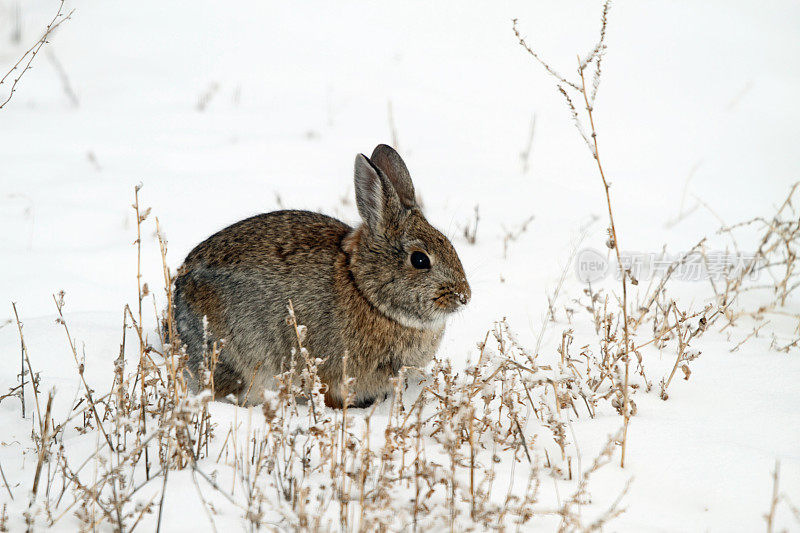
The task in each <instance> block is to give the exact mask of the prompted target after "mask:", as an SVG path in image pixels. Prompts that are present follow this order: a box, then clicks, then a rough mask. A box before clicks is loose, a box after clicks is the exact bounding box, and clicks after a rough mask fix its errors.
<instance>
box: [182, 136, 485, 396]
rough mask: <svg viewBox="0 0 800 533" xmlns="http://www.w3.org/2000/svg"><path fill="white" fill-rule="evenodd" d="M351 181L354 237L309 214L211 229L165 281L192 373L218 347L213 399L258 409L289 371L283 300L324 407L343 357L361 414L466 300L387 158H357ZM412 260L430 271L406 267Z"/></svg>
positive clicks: (379, 153)
mask: <svg viewBox="0 0 800 533" xmlns="http://www.w3.org/2000/svg"><path fill="white" fill-rule="evenodd" d="M354 181H355V192H356V203H357V205H358V211H359V213H360V215H361V217H362V219H363V223H362V224H361V225H359V226H358V227H356V228H351V227H350V226H348V225H346V224H344V223H343V222H340V221H338V220H336V219H333V218H331V217H328V216H325V215H322V214H319V213H312V212H308V211H275V212H272V213H266V214H262V215H257V216H254V217H251V218H248V219H246V220H242V221H241V222H237V223H236V224H233V225H232V226H229V227H227V228H225V229H223V230H221V231H220V232H218V233H216V234H214V235H212V236H211V237H209V238H208V239H206V240H205V241H204V242H202V243H200V244H199V245H198V246H197V247H196V248H195V249H194V250H192V251H191V252H190V253H189V255H188V256H187V257H186V261H185V263H184V265H183V266H182V267H181V269H180V270H179V275H178V277H177V279H176V280H175V300H174V303H175V320H176V326H177V330H178V334H179V336H180V341H181V342H182V343H183V344H184V345H185V347H186V350H187V352H188V356H189V370H190V372H192V373H193V374H195V375H196V374H197V372H198V370H199V368H200V367H201V363H202V361H203V357H204V353H208V352H209V351H210V347H211V345H212V343H214V342H215V341H217V342H218V341H220V340H224V342H223V343H221V344H222V349H221V351H220V355H219V360H218V363H217V366H216V370H215V373H214V384H215V389H216V392H217V395H218V396H219V397H225V396H227V395H228V394H234V395H236V396H237V397H238V399H239V401H242V402H244V401H246V402H247V403H258V402H259V401H260V400H261V392H262V391H263V390H264V389H265V388H269V387H270V386H271V385H272V382H273V377H274V376H275V375H276V374H279V373H281V372H283V371H285V370H287V369H288V368H289V366H290V362H291V357H292V353H293V352H295V354H296V349H297V337H296V334H295V331H294V328H293V327H292V326H291V325H289V324H288V323H287V317H288V314H289V313H288V310H287V305H288V302H289V300H291V301H292V305H293V307H294V310H295V314H296V317H297V322H298V323H299V324H303V325H305V326H306V327H307V336H306V338H305V341H304V346H305V347H306V348H307V349H308V350H309V352H310V354H311V355H312V356H313V357H316V358H320V359H323V360H324V362H323V363H321V364H320V366H319V370H318V371H319V376H320V378H321V379H322V381H323V382H324V383H325V384H326V385H327V387H328V391H327V393H326V403H328V405H330V406H334V407H341V405H342V402H343V387H342V370H343V369H342V366H343V365H342V361H343V355H344V354H345V353H347V354H348V360H347V368H346V372H347V376H348V377H353V378H355V379H354V383H353V385H352V386H351V389H350V393H351V395H352V403H353V405H355V406H365V405H368V404H370V403H372V402H373V401H374V400H375V399H382V398H383V397H384V396H385V395H387V394H388V393H389V392H391V388H392V387H391V382H390V378H391V377H392V376H395V375H397V373H398V371H399V370H400V368H401V367H403V366H424V365H426V364H427V363H428V362H429V361H430V360H431V358H432V357H433V355H434V353H435V352H436V349H437V347H438V345H439V342H440V341H441V339H442V334H443V333H444V326H445V319H446V318H447V316H448V315H449V314H451V313H452V312H454V311H456V310H457V309H459V308H460V307H461V306H463V305H465V304H466V303H467V302H468V301H469V298H470V287H469V284H468V283H467V279H466V276H465V275H464V270H463V267H462V266H461V261H460V260H459V258H458V255H457V254H456V252H455V250H454V249H453V246H452V244H451V243H450V241H448V240H447V238H446V237H445V236H444V235H442V234H441V233H440V232H439V231H437V230H436V229H434V228H433V227H432V226H431V225H430V224H428V222H427V221H426V220H425V217H424V216H423V214H422V211H421V210H420V208H419V206H418V205H417V202H416V198H415V194H414V185H413V183H412V181H411V178H410V176H409V173H408V169H407V168H406V165H405V163H404V162H403V160H402V159H401V158H400V156H399V155H398V154H397V152H395V151H394V150H393V149H392V148H390V147H389V146H386V145H379V146H378V147H377V148H376V149H375V151H374V152H373V154H372V156H371V158H369V159H368V158H366V157H365V156H364V155H358V156H357V157H356V161H355V179H354ZM415 251H421V252H424V253H425V254H427V256H428V257H429V259H430V268H415V267H414V266H412V264H411V260H410V256H411V254H412V253H413V252H415ZM415 257H417V258H418V257H419V255H417V256H415ZM204 317H205V320H206V326H205V327H204ZM218 344H220V343H219V342H218ZM295 357H298V355H295ZM302 364H303V362H302V360H298V361H297V366H298V368H301V365H302Z"/></svg>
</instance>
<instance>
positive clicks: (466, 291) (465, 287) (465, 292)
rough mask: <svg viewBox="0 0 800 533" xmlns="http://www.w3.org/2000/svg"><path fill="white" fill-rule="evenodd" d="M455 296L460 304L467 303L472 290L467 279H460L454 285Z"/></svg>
mask: <svg viewBox="0 0 800 533" xmlns="http://www.w3.org/2000/svg"><path fill="white" fill-rule="evenodd" d="M456 297H457V298H458V302H459V303H460V304H461V305H467V304H468V303H469V299H470V298H471V297H472V290H471V289H470V288H469V284H468V283H467V280H462V281H461V283H459V284H458V286H457V287H456Z"/></svg>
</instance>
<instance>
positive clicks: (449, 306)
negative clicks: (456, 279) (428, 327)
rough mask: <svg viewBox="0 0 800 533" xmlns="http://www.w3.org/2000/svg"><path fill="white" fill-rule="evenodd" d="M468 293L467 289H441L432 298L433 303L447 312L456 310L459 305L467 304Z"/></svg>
mask: <svg viewBox="0 0 800 533" xmlns="http://www.w3.org/2000/svg"><path fill="white" fill-rule="evenodd" d="M469 298H470V294H469V292H468V291H456V290H453V289H442V290H441V291H439V293H438V294H437V295H436V297H435V298H434V299H433V305H434V306H435V307H436V308H437V309H439V310H441V311H445V312H447V313H452V312H454V311H457V310H458V309H459V308H460V307H462V306H464V305H467V303H468V302H469Z"/></svg>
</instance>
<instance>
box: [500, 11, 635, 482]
mask: <svg viewBox="0 0 800 533" xmlns="http://www.w3.org/2000/svg"><path fill="white" fill-rule="evenodd" d="M609 6H610V1H609V0H606V2H605V3H604V4H603V14H602V17H601V25H600V38H599V39H598V41H597V44H596V45H595V46H594V48H593V49H592V50H591V51H590V52H589V54H588V55H587V56H586V57H585V58H584V59H581V57H580V56H578V76H579V77H580V81H579V82H578V81H568V80H567V79H566V78H564V77H563V76H561V75H560V74H558V73H557V72H556V71H555V70H554V69H553V68H552V67H550V65H548V63H547V62H546V61H545V60H544V59H542V58H541V56H539V54H537V53H536V52H535V51H534V50H533V49H532V48H531V47H530V46H528V44H527V43H526V42H525V39H524V38H523V37H522V36H521V35H520V33H519V30H517V20H516V19H514V21H513V29H514V34H515V35H516V36H517V39H519V43H520V45H522V46H523V47H524V48H525V50H527V52H528V53H529V54H530V55H531V56H532V57H533V58H534V59H535V60H536V61H537V62H538V63H539V64H540V65H541V66H543V67H544V69H545V70H546V71H547V72H548V73H549V74H550V75H551V76H553V77H554V78H555V79H556V81H557V82H558V83H557V87H558V91H559V92H560V93H561V94H562V95H563V96H564V99H565V100H566V103H567V106H568V107H569V109H570V112H571V114H572V118H573V121H574V122H575V126H576V127H577V129H578V132H579V133H580V134H581V137H582V138H583V140H584V141H585V142H586V144H587V146H588V147H589V150H590V151H591V153H592V157H593V158H594V160H595V163H596V164H597V170H598V173H599V174H600V179H601V181H602V183H603V189H604V192H605V200H606V206H607V208H608V220H609V227H608V240H607V241H606V245H607V246H608V247H609V248H611V249H612V250H614V253H615V254H616V256H617V264H618V265H619V266H620V270H621V274H622V304H621V310H622V329H623V334H624V343H623V345H622V351H621V357H622V359H623V361H624V362H625V379H624V383H623V385H622V396H623V398H624V404H625V405H624V411H623V413H622V416H623V418H624V420H625V424H624V431H623V435H622V440H621V444H622V454H621V457H620V466H623V467H624V466H625V448H626V445H627V433H628V423H629V421H630V416H631V413H630V401H629V393H628V380H629V376H628V374H629V359H630V358H629V350H630V342H629V340H630V335H629V331H628V326H629V325H628V281H629V280H630V281H631V283H633V284H634V285H636V284H637V281H636V279H635V278H633V277H632V276H631V272H630V270H629V269H625V268H623V267H622V265H623V263H622V258H621V252H620V244H619V238H618V236H617V228H616V225H615V224H614V210H613V209H612V206H611V185H610V184H609V182H608V180H607V179H606V175H605V172H604V171H603V164H602V162H601V161H600V150H599V148H598V145H597V130H596V129H595V124H594V115H593V111H594V103H595V98H596V97H597V90H598V88H599V87H600V75H601V72H602V70H601V65H602V60H603V54H604V53H605V50H606V45H605V36H606V27H607V23H608V9H609ZM590 65H594V73H593V78H592V87H591V90H590V89H589V87H587V86H586V80H585V76H584V71H585V70H586V69H587V68H588V67H589V66H590ZM568 90H572V91H575V92H576V93H577V94H578V95H580V97H581V98H582V99H583V102H584V109H585V111H586V117H587V119H588V122H589V127H590V133H589V135H588V136H587V134H586V132H585V128H584V125H583V122H582V121H581V118H580V116H579V114H578V111H577V109H576V108H575V105H574V104H573V101H572V98H571V97H570V95H569V92H568Z"/></svg>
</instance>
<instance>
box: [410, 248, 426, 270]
mask: <svg viewBox="0 0 800 533" xmlns="http://www.w3.org/2000/svg"><path fill="white" fill-rule="evenodd" d="M411 266H413V267H414V268H419V269H422V268H430V267H431V260H430V258H428V256H427V255H425V254H424V253H423V252H411Z"/></svg>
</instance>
